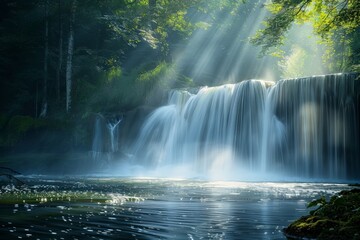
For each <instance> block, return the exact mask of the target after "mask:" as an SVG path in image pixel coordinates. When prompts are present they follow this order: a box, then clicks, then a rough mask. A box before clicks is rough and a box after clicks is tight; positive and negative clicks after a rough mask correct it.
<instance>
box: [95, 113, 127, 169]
mask: <svg viewBox="0 0 360 240" xmlns="http://www.w3.org/2000/svg"><path fill="white" fill-rule="evenodd" d="M122 119H123V117H120V118H119V117H107V119H106V118H105V117H104V116H103V115H101V114H96V116H95V119H94V128H93V129H94V131H93V138H92V146H91V157H92V159H93V160H100V161H101V160H105V162H106V161H109V160H111V159H112V154H114V153H116V152H117V151H118V150H119V146H118V137H119V134H118V128H119V125H120V123H121V121H122Z"/></svg>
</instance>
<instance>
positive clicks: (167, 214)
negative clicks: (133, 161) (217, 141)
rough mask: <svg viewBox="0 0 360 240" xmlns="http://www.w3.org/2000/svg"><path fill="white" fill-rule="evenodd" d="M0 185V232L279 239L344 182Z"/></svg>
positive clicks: (40, 181)
mask: <svg viewBox="0 0 360 240" xmlns="http://www.w3.org/2000/svg"><path fill="white" fill-rule="evenodd" d="M23 180H24V182H26V183H27V186H25V187H21V188H15V187H14V186H12V185H6V186H3V187H2V188H1V192H0V203H1V204H0V226H1V228H0V236H1V238H2V239H19V238H25V239H26V238H28V239H29V238H34V239H84V238H86V239H285V237H284V235H283V234H282V229H283V228H284V227H286V226H287V225H288V224H289V223H290V222H291V221H293V220H295V219H296V218H298V217H300V216H301V215H305V214H307V212H308V210H307V209H306V204H307V202H308V201H310V200H312V199H314V198H318V197H320V196H324V195H325V196H327V197H329V196H330V195H331V194H333V193H335V192H338V191H340V190H343V189H346V188H348V187H347V185H344V184H323V183H273V182H227V181H222V182H210V181H200V180H181V179H156V178H66V179H59V178H58V179H56V178H45V177H41V178H38V177H32V178H30V177H29V178H24V179H23Z"/></svg>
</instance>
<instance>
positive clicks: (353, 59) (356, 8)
mask: <svg viewBox="0 0 360 240" xmlns="http://www.w3.org/2000/svg"><path fill="white" fill-rule="evenodd" d="M267 8H268V9H269V11H270V13H271V15H270V16H269V17H268V18H267V20H266V22H265V28H264V29H262V30H260V31H258V32H257V34H256V35H255V37H254V38H253V39H252V42H253V43H254V44H256V45H259V46H261V47H262V48H263V52H269V51H270V50H271V49H272V48H273V47H275V46H279V45H282V44H284V43H285V40H286V37H285V34H286V33H287V32H288V31H289V29H290V28H291V26H292V24H293V23H299V24H303V23H311V25H312V26H313V29H314V32H315V33H316V34H317V35H319V36H320V37H321V39H322V40H321V44H323V45H325V46H326V47H327V51H326V53H325V55H324V61H326V62H327V64H328V68H329V70H330V71H346V70H347V71H349V70H352V69H354V68H356V66H357V65H358V64H359V62H360V58H359V54H358V49H359V48H358V46H357V45H358V43H357V42H358V41H357V39H358V36H359V30H360V28H359V24H360V1H359V0H351V1H348V0H332V1H325V0H275V1H272V2H271V3H270V4H268V5H267Z"/></svg>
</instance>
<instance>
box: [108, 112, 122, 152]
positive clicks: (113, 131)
mask: <svg viewBox="0 0 360 240" xmlns="http://www.w3.org/2000/svg"><path fill="white" fill-rule="evenodd" d="M121 121H122V118H120V119H115V120H114V121H109V122H108V123H107V127H108V130H109V134H110V146H111V152H116V151H117V150H118V144H117V143H118V141H117V140H118V139H117V138H118V132H117V127H118V125H119V123H121Z"/></svg>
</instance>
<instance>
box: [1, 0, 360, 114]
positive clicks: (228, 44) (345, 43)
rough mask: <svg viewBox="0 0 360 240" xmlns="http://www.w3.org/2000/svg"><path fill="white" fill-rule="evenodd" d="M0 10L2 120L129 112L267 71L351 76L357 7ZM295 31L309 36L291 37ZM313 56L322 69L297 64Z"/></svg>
mask: <svg viewBox="0 0 360 240" xmlns="http://www.w3.org/2000/svg"><path fill="white" fill-rule="evenodd" d="M0 12H1V14H0V31H1V32H2V35H1V37H0V77H1V83H0V84H1V85H0V94H1V104H0V111H1V113H2V114H3V115H6V116H15V115H25V116H31V117H34V118H38V117H41V118H49V117H51V118H56V119H62V118H64V117H72V116H86V115H88V114H89V113H91V112H100V111H105V112H111V111H113V112H115V111H117V112H122V111H129V110H131V109H134V108H136V107H138V106H141V105H143V104H159V102H160V101H161V100H160V99H161V96H163V95H164V94H165V92H166V91H167V90H169V89H171V88H183V87H196V86H201V85H214V84H221V83H226V82H230V80H229V79H230V78H231V79H232V80H231V81H240V80H244V79H249V78H258V77H264V76H266V74H265V73H266V72H269V71H270V70H271V71H272V72H273V75H274V76H275V77H273V78H274V79H277V78H278V77H294V76H301V75H306V74H323V73H329V72H343V71H357V70H359V59H360V56H359V52H360V50H359V47H360V43H359V41H357V39H359V21H360V20H359V18H360V17H359V16H360V14H359V12H360V3H359V0H331V1H328V0H327V1H324V0H273V1H263V0H257V1H245V0H236V1H233V0H220V1H219V0H217V1H215V0H211V1H209V0H194V1H180V0H179V1H169V0H121V1H119V0H102V1H100V0H96V1H93V0H58V1H55V0H54V1H52V0H34V1H28V0H4V1H1V5H0ZM261 22H264V23H265V25H264V26H263V27H262V26H261ZM300 25H306V26H310V29H311V30H310V31H308V32H305V31H301V34H302V35H301V36H300V37H301V39H300V40H299V36H298V35H299V34H297V36H296V37H294V35H296V34H294V32H297V30H292V29H294V28H296V29H297V28H298V26H300ZM294 26H295V27H294ZM259 29H260V30H259ZM298 32H299V31H298ZM311 34H312V35H314V34H315V35H316V36H319V38H318V39H315V38H314V39H315V40H316V43H312V42H311V43H310V40H309V41H308V40H307V36H308V35H311ZM295 38H298V39H297V42H296V41H295V40H294V39H295ZM249 39H252V40H251V42H252V44H254V45H256V46H258V47H256V46H254V45H252V44H251V43H250V42H249ZM304 39H305V40H304ZM260 47H261V48H262V49H263V55H262V56H260V58H261V60H259V59H257V58H258V56H259V54H258V53H259V51H260V50H259V51H258V49H260ZM315 52H316V54H317V55H316V56H314V53H315ZM319 56H322V59H319V58H320V57H319ZM314 59H315V60H316V61H318V62H319V66H320V65H323V66H324V67H323V69H322V70H319V69H320V67H318V66H317V65H316V64H308V65H306V62H308V63H313V62H314V61H315V60H314ZM310 65H311V66H310ZM259 68H262V69H260V70H259ZM269 69H270V70H269Z"/></svg>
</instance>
